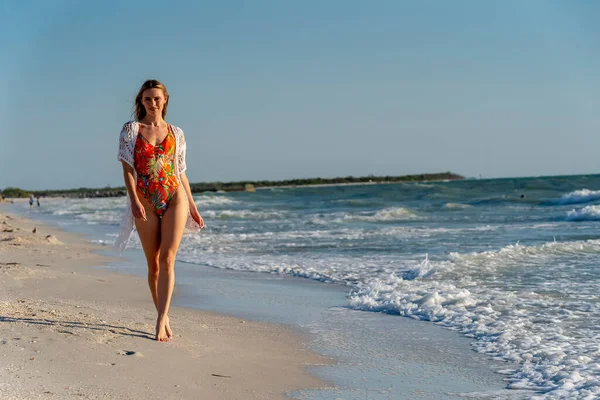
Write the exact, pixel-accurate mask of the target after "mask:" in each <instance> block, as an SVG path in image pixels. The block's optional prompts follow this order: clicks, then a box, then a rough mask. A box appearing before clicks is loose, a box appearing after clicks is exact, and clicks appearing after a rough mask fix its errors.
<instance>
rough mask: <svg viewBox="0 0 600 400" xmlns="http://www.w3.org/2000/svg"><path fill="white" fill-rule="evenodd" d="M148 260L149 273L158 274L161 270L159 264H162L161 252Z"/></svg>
mask: <svg viewBox="0 0 600 400" xmlns="http://www.w3.org/2000/svg"><path fill="white" fill-rule="evenodd" d="M146 261H147V262H148V275H157V276H158V271H159V266H160V257H159V254H158V253H157V254H156V255H155V256H153V257H152V258H149V259H147V260H146Z"/></svg>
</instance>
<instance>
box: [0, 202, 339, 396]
mask: <svg viewBox="0 0 600 400" xmlns="http://www.w3.org/2000/svg"><path fill="white" fill-rule="evenodd" d="M33 227H36V228H37V232H36V233H32V230H33ZM48 235H51V236H48ZM102 249H103V248H102V246H100V245H95V244H92V243H89V242H87V241H85V240H84V239H82V238H81V237H78V236H77V235H75V234H71V233H69V232H65V231H62V230H60V229H57V228H54V227H50V226H48V225H46V224H44V223H42V222H39V221H33V220H28V219H25V218H22V217H18V216H15V215H14V214H12V213H6V212H5V210H3V209H2V208H0V253H1V254H2V257H1V258H2V259H1V260H0V285H2V287H3V288H5V290H3V291H2V293H0V349H2V355H3V361H4V362H3V363H2V364H0V367H1V369H0V377H2V379H1V380H0V382H1V383H0V394H1V395H2V396H1V397H2V398H8V399H10V398H50V397H53V396H56V395H58V396H59V397H60V398H65V397H70V396H84V397H91V398H115V397H118V398H141V397H148V398H156V397H163V398H228V399H229V398H231V399H237V398H240V399H247V398H256V399H263V398H282V399H283V398H289V397H287V396H286V394H287V393H291V392H295V391H298V390H306V389H312V388H326V387H331V385H330V384H328V383H326V382H325V381H323V380H321V379H319V378H317V377H315V376H313V375H312V374H310V372H309V368H311V367H314V366H317V365H326V364H329V363H331V360H330V359H328V358H326V357H324V356H320V355H318V354H316V353H314V352H312V351H309V350H308V349H307V348H306V345H307V342H306V339H305V338H303V337H302V336H300V335H299V334H298V333H296V332H294V331H293V330H292V329H290V328H286V327H284V326H281V325H277V324H272V323H264V322H253V321H245V320H241V319H240V318H237V317H231V316H224V315H222V314H218V313H213V312H206V311H199V310H196V309H189V308H184V307H179V306H172V307H171V313H170V314H171V315H170V317H171V321H172V326H173V330H174V333H175V337H174V339H173V340H172V341H171V342H169V343H159V342H156V341H154V340H153V337H154V335H153V332H154V320H155V318H156V315H155V314H156V311H155V310H154V307H153V304H152V301H151V298H150V294H149V292H148V289H147V283H146V281H145V279H141V278H139V277H135V276H129V275H124V274H119V273H117V272H112V271H106V270H101V269H100V268H90V267H93V266H101V265H106V264H107V263H112V264H114V263H115V262H118V261H119V260H118V259H114V258H110V257H107V256H104V255H100V254H99V253H98V251H99V250H102ZM175 292H177V287H176V288H175ZM165 369H167V370H168V373H166V374H165ZM131 382H136V384H135V385H132V384H131Z"/></svg>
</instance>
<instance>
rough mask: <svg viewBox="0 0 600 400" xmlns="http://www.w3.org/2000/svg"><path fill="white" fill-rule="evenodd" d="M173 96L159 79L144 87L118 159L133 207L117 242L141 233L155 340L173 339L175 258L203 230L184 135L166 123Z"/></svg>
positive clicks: (123, 135) (125, 128)
mask: <svg viewBox="0 0 600 400" xmlns="http://www.w3.org/2000/svg"><path fill="white" fill-rule="evenodd" d="M168 105H169V93H168V92H167V89H166V87H165V86H164V85H163V84H162V83H160V82H159V81H157V80H148V81H146V82H144V84H143V85H142V87H141V88H140V90H139V92H138V94H137V96H136V98H135V109H134V120H133V121H130V122H127V123H126V124H125V125H123V129H122V130H121V134H120V137H119V156H118V159H119V161H121V163H122V165H123V178H124V179H125V186H126V187H127V194H128V197H129V202H128V203H129V204H128V207H127V210H126V212H125V216H124V219H123V221H122V223H121V230H120V234H119V238H118V239H117V242H116V243H115V247H116V248H117V249H118V250H123V249H124V248H125V246H126V245H127V241H128V240H129V236H130V235H131V232H132V229H133V224H134V223H135V226H136V228H137V231H138V234H139V236H140V241H141V242H142V248H143V249H144V254H145V256H146V261H147V263H148V285H149V286H150V292H151V293H152V299H153V300H154V306H155V307H156V311H157V312H158V316H157V319H156V340H159V341H161V342H167V341H169V340H170V339H171V338H172V337H173V332H172V330H171V326H170V324H169V316H168V314H169V306H170V304H171V296H172V294H173V286H174V284H175V271H174V267H175V256H176V255H177V249H178V248H179V243H180V241H181V237H182V235H183V233H184V230H185V229H188V230H189V231H192V232H198V231H199V230H200V229H202V228H203V227H204V220H203V219H202V217H201V216H200V213H199V212H198V209H197V208H196V204H195V203H194V199H193V197H192V191H191V189H190V183H189V181H188V178H187V176H186V173H185V170H186V162H185V157H186V143H185V137H184V134H183V130H181V128H178V127H177V126H175V125H171V124H169V123H167V122H166V121H165V119H164V118H165V116H166V115H167V107H168Z"/></svg>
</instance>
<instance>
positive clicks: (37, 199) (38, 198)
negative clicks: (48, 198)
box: [35, 196, 40, 207]
mask: <svg viewBox="0 0 600 400" xmlns="http://www.w3.org/2000/svg"><path fill="white" fill-rule="evenodd" d="M35 201H37V205H38V207H39V206H40V196H38V197H37V198H36V199H35Z"/></svg>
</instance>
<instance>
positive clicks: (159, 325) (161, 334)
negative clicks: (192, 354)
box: [155, 318, 169, 342]
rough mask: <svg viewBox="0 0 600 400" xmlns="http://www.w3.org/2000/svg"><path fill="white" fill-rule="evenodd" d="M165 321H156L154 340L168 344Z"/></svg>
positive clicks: (158, 319)
mask: <svg viewBox="0 0 600 400" xmlns="http://www.w3.org/2000/svg"><path fill="white" fill-rule="evenodd" d="M165 325H166V320H165V319H163V320H161V319H160V318H157V319H156V338H155V339H156V340H158V341H159V342H168V341H169V337H168V336H167V330H166V329H165Z"/></svg>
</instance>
